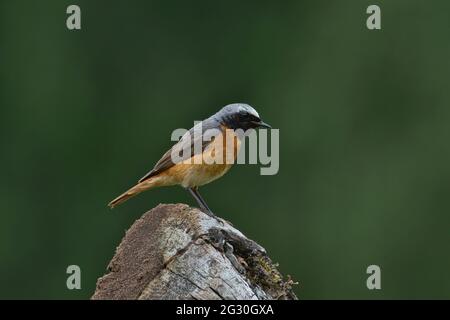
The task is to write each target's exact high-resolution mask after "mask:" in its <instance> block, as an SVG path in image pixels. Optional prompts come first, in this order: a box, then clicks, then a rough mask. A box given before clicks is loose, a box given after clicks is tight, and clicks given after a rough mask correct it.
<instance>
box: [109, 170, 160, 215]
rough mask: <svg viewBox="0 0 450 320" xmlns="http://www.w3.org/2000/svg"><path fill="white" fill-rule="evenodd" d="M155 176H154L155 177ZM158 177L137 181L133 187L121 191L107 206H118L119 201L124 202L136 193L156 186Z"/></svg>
mask: <svg viewBox="0 0 450 320" xmlns="http://www.w3.org/2000/svg"><path fill="white" fill-rule="evenodd" d="M155 178H156V177H155ZM157 180H158V179H149V180H146V181H143V182H140V183H138V184H137V185H135V186H134V187H132V188H130V189H129V190H128V191H126V192H124V193H122V194H121V195H120V196H118V197H117V198H115V199H114V200H113V201H111V202H110V203H109V204H108V206H109V207H111V209H112V208H114V207H116V206H118V205H119V204H121V203H124V202H125V201H127V200H128V199H130V198H132V197H134V196H136V195H138V194H139V193H141V192H142V191H145V190H149V189H152V188H154V187H156V186H157V184H156V182H157Z"/></svg>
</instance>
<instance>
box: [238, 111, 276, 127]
mask: <svg viewBox="0 0 450 320" xmlns="http://www.w3.org/2000/svg"><path fill="white" fill-rule="evenodd" d="M235 118H236V125H237V127H238V128H240V129H243V130H247V129H255V128H261V127H263V128H270V126H269V125H268V124H267V123H264V122H262V121H261V119H260V118H259V117H258V116H256V115H255V114H253V113H250V112H248V111H247V110H245V109H241V110H239V112H237V113H236V114H235Z"/></svg>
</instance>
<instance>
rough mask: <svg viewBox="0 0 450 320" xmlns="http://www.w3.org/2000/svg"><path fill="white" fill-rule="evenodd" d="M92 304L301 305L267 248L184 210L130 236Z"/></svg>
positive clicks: (142, 223)
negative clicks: (133, 301) (168, 301)
mask: <svg viewBox="0 0 450 320" xmlns="http://www.w3.org/2000/svg"><path fill="white" fill-rule="evenodd" d="M108 270H109V273H108V274H106V275H104V276H103V277H101V278H100V279H98V281H97V288H96V290H95V293H94V295H93V296H92V299H297V297H296V295H295V294H294V292H293V291H292V284H293V282H292V281H291V280H290V278H289V277H288V279H287V280H284V279H283V277H282V275H281V274H280V273H279V272H278V270H277V268H276V266H275V265H274V264H273V263H272V261H271V259H270V258H269V257H268V256H267V254H266V251H265V249H264V248H263V247H261V246H260V245H258V244H257V243H256V242H254V241H252V240H250V239H248V238H246V237H245V236H244V235H243V234H242V233H241V232H240V231H239V230H237V229H235V228H234V227H232V226H231V225H230V224H229V223H227V222H224V221H223V222H219V221H218V220H216V219H214V218H211V217H209V216H208V215H206V214H205V213H203V212H201V211H200V210H198V209H196V208H191V207H189V206H187V205H184V204H172V205H163V204H161V205H159V206H157V207H156V208H154V209H152V210H150V211H149V212H147V213H146V214H144V215H143V216H142V217H141V218H140V219H139V220H137V221H136V222H135V223H134V224H133V225H132V226H131V228H130V229H129V230H128V231H127V232H126V234H125V237H124V238H123V240H122V242H121V244H120V245H119V247H118V248H117V250H116V254H115V255H114V257H113V259H112V260H111V262H110V264H109V266H108Z"/></svg>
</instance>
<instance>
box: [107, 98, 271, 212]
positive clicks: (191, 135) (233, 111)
mask: <svg viewBox="0 0 450 320" xmlns="http://www.w3.org/2000/svg"><path fill="white" fill-rule="evenodd" d="M259 127H264V128H271V127H270V125H268V124H266V123H264V122H263V121H261V118H260V117H259V114H258V112H256V110H255V109H253V108H252V107H251V106H249V105H247V104H243V103H234V104H230V105H227V106H225V107H223V108H222V109H221V110H220V111H219V112H217V113H216V114H214V115H212V116H211V117H209V118H208V119H205V120H203V121H201V122H199V123H197V124H196V125H195V126H194V127H192V128H191V129H190V130H189V131H188V132H186V133H185V134H184V135H183V136H182V137H181V139H180V140H179V141H178V142H177V143H176V144H175V145H174V146H173V147H172V148H171V149H170V150H169V151H167V152H166V153H165V154H164V155H163V156H162V158H161V159H160V160H159V161H158V162H157V163H156V165H155V166H154V168H153V169H152V170H151V171H150V172H148V173H147V174H146V175H145V176H144V177H142V178H141V179H140V180H139V181H138V183H137V184H136V185H135V186H134V187H132V188H131V189H129V190H128V191H126V192H125V193H123V194H122V195H120V196H118V197H117V198H116V199H114V200H113V201H111V202H110V203H109V206H110V207H111V208H114V207H115V206H117V205H119V204H121V203H122V202H124V201H126V200H128V199H129V198H131V197H133V196H135V195H137V194H139V193H141V192H142V191H145V190H149V189H152V188H156V187H163V186H172V185H181V186H182V187H184V188H185V189H187V190H188V191H189V192H190V193H191V194H192V196H193V197H194V198H195V200H196V201H197V203H198V205H199V206H200V209H201V210H202V211H204V212H205V213H207V214H208V215H210V216H212V217H215V216H214V214H213V213H212V211H211V210H210V209H209V207H208V205H207V204H206V202H205V200H203V198H202V197H201V196H200V193H199V192H198V187H200V186H202V185H205V184H207V183H210V182H211V181H213V180H216V179H218V178H220V177H221V176H223V175H224V174H225V173H226V172H227V171H228V170H229V169H230V168H231V166H232V165H233V163H234V160H236V157H237V154H238V152H239V148H240V145H241V139H243V136H242V135H238V134H237V133H236V132H237V130H238V129H241V130H242V131H247V130H248V129H254V128H259ZM211 133H212V134H211ZM180 154H181V155H180ZM230 155H231V158H232V159H231V161H230V160H229V156H230ZM176 157H178V159H176V160H174V158H176ZM218 159H219V160H221V161H217V160H218Z"/></svg>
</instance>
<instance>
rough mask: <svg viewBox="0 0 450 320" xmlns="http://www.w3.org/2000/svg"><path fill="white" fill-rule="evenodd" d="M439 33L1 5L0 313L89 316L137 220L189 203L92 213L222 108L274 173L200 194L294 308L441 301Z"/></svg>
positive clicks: (219, 11)
mask: <svg viewBox="0 0 450 320" xmlns="http://www.w3.org/2000/svg"><path fill="white" fill-rule="evenodd" d="M73 3H76V4H78V5H79V6H80V7H81V11H82V30H80V31H69V30H68V29H67V28H66V24H65V23H66V21H65V20H66V17H67V15H66V12H65V11H66V7H67V6H68V5H69V4H73ZM370 4H378V5H380V7H381V10H382V30H380V31H370V30H368V29H367V28H366V18H367V16H368V15H367V14H366V8H367V6H368V5H370ZM449 16H450V2H449V1H447V0H441V1H438V0H434V1H418V0H417V1H412V0H395V1H392V0H391V1H361V0H353V1H350V0H346V1H325V0H320V1H318V0H309V1H293V2H287V1H270V2H269V1H158V2H155V1H114V2H112V1H106V0H103V1H82V0H78V1H70V2H69V1H56V0H55V1H13V0H8V1H6V0H1V2H0V146H1V153H0V168H1V171H2V175H1V181H0V298H50V299H57V298H63V299H84V298H89V297H90V296H91V294H92V293H93V290H94V288H95V282H96V279H97V278H98V277H99V276H101V275H102V274H103V273H104V272H105V268H106V266H107V263H108V261H109V260H110V258H111V257H112V255H113V253H114V249H115V248H116V246H117V245H118V244H119V242H120V240H121V238H122V236H123V235H124V231H125V230H126V229H127V228H129V227H130V225H131V224H132V223H133V222H134V221H135V220H136V219H137V218H139V216H140V215H141V214H143V213H144V212H145V211H147V210H148V209H150V208H152V207H154V206H156V205H157V204H159V203H177V202H184V203H188V204H191V205H194V201H193V199H191V197H190V195H189V194H188V193H187V192H186V191H185V190H183V189H182V188H179V187H173V188H161V189H157V190H153V191H149V192H147V193H144V194H142V195H140V196H139V197H137V198H134V199H133V200H131V201H129V202H127V203H126V204H124V205H123V206H121V207H119V208H117V209H115V210H113V211H111V210H109V209H108V208H107V207H106V204H107V203H108V202H109V201H110V200H111V199H112V198H113V197H115V196H117V195H118V194H119V193H120V192H122V191H124V190H125V189H126V188H128V187H129V186H130V185H132V184H133V183H134V182H135V181H136V180H137V179H138V178H140V177H141V176H142V175H143V174H145V173H146V172H147V171H148V170H149V169H151V168H152V166H153V164H154V163H155V162H156V161H157V160H158V159H159V157H160V156H161V155H162V153H163V152H165V151H166V149H168V148H169V147H170V145H171V141H170V134H171V132H172V130H173V129H175V128H189V127H191V126H192V125H193V121H194V120H201V119H204V118H206V117H208V116H209V115H211V114H212V113H214V112H216V111H217V110H218V109H219V108H221V107H222V106H224V105H226V104H229V103H233V102H247V103H249V104H251V105H253V106H254V107H255V108H256V109H257V110H258V111H259V113H260V114H261V116H262V118H263V119H264V120H265V121H266V122H268V123H270V124H272V125H273V126H274V127H275V128H279V129H280V171H279V173H278V174H277V175H274V176H261V175H259V166H258V165H238V166H235V167H234V168H233V169H232V170H231V171H230V172H229V173H228V174H227V175H226V176H225V177H224V178H223V179H221V180H219V181H216V182H214V183H212V184H210V185H208V186H206V187H204V188H203V189H202V194H203V196H204V197H205V198H206V199H207V201H208V203H209V205H210V206H211V207H212V208H213V210H214V211H215V212H216V213H217V214H219V215H220V216H222V217H223V218H225V219H227V220H230V221H232V222H233V224H234V225H235V226H236V227H238V228H239V229H240V230H242V231H243V232H244V233H245V234H246V235H247V236H249V237H250V238H252V239H255V240H256V241H258V242H259V243H260V244H261V245H263V246H264V247H265V248H266V249H267V250H268V252H269V254H270V255H271V257H272V258H273V260H274V261H276V262H279V263H280V268H281V271H282V272H283V273H284V274H290V275H292V277H293V278H294V279H295V280H297V281H298V282H299V285H298V286H297V287H296V292H297V293H298V295H299V297H300V298H303V299H319V298H328V299H347V298H357V299H379V298H389V299H391V298H394V299H400V298H449V297H450V276H449V274H448V272H449V270H450V251H449V247H448V246H449V241H450V205H449V196H450V194H449V191H450V188H449V185H450V165H449V163H450V152H449V138H450V129H449V124H450V108H449V103H450V88H449V76H450V73H449V72H450V58H449V57H450V39H449V35H450V17H449ZM70 264H77V265H79V266H80V267H81V269H82V289H81V290H79V291H77V290H73V291H69V290H67V289H66V277H67V274H66V267H67V266H68V265H70ZM371 264H376V265H379V266H380V267H381V271H382V279H381V281H382V290H378V291H377V290H375V291H369V290H368V289H367V288H366V278H367V274H366V268H367V266H369V265H371Z"/></svg>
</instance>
